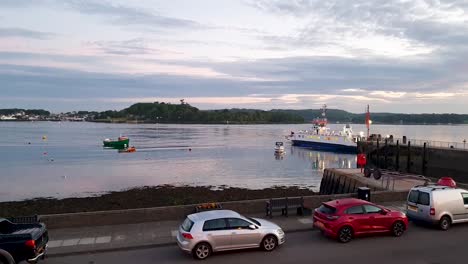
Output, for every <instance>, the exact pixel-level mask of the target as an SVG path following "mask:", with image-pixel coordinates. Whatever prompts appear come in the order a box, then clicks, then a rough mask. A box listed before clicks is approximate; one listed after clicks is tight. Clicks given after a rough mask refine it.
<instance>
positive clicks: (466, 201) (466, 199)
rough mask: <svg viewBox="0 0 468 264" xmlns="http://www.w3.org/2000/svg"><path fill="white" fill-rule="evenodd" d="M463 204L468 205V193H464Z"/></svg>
mask: <svg viewBox="0 0 468 264" xmlns="http://www.w3.org/2000/svg"><path fill="white" fill-rule="evenodd" d="M462 197H463V203H464V204H465V205H468V193H462Z"/></svg>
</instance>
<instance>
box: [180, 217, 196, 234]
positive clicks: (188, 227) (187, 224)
mask: <svg viewBox="0 0 468 264" xmlns="http://www.w3.org/2000/svg"><path fill="white" fill-rule="evenodd" d="M192 226H193V221H192V220H190V219H189V218H188V217H187V218H185V221H184V222H183V223H182V225H181V227H182V229H183V230H184V231H186V232H190V230H191V229H192Z"/></svg>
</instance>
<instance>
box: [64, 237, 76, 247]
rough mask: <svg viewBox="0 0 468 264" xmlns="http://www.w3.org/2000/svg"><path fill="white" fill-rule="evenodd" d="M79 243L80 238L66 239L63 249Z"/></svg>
mask: <svg viewBox="0 0 468 264" xmlns="http://www.w3.org/2000/svg"><path fill="white" fill-rule="evenodd" d="M79 241H80V239H79V238H73V239H66V240H64V241H63V244H62V247H67V246H76V245H77V244H78V242H79Z"/></svg>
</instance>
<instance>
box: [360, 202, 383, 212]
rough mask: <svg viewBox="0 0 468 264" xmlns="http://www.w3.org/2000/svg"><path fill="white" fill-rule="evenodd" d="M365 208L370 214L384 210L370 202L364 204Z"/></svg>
mask: <svg viewBox="0 0 468 264" xmlns="http://www.w3.org/2000/svg"><path fill="white" fill-rule="evenodd" d="M364 210H366V213H368V214H375V213H380V211H382V209H380V208H379V207H377V206H373V205H369V204H365V205H364Z"/></svg>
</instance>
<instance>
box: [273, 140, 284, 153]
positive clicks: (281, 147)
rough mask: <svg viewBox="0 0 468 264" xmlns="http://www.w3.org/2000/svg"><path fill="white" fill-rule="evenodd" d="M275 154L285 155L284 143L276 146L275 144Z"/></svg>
mask: <svg viewBox="0 0 468 264" xmlns="http://www.w3.org/2000/svg"><path fill="white" fill-rule="evenodd" d="M275 153H278V154H282V153H284V145H283V142H276V144H275Z"/></svg>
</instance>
